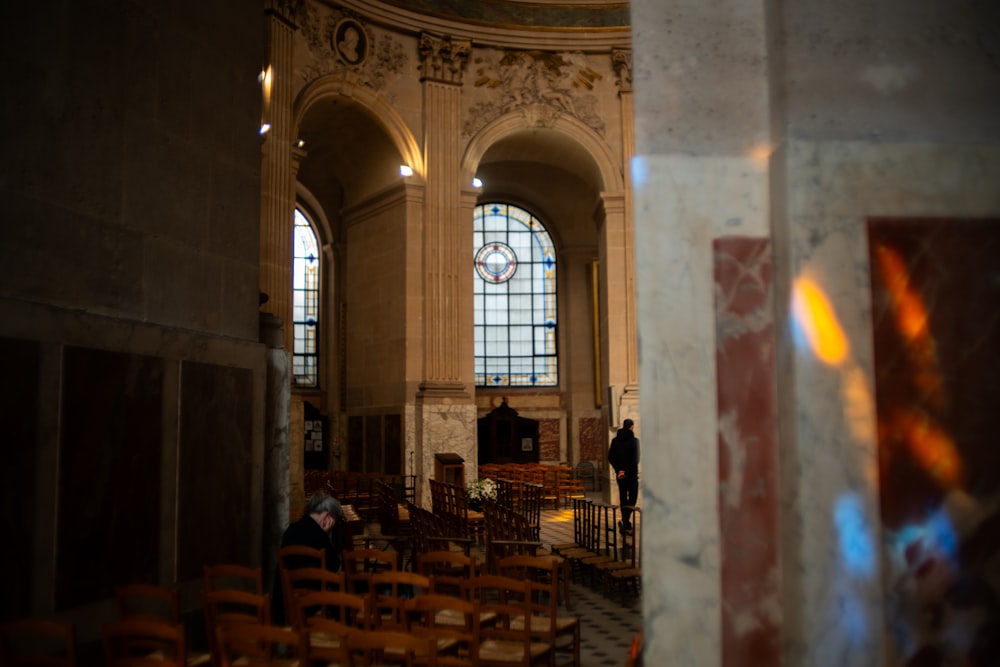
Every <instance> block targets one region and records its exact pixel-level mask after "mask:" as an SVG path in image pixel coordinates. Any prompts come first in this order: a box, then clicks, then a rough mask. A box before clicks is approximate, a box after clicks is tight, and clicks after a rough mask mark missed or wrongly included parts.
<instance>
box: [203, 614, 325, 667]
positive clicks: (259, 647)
mask: <svg viewBox="0 0 1000 667" xmlns="http://www.w3.org/2000/svg"><path fill="white" fill-rule="evenodd" d="M215 633H216V642H215V643H216V646H217V647H218V649H217V650H218V657H219V664H220V665H221V667H234V665H241V666H242V665H270V666H272V667H300V666H301V665H304V664H305V661H306V660H307V658H308V648H307V643H306V635H305V633H304V632H301V631H299V630H296V629H294V628H287V627H278V626H274V625H258V624H256V623H232V624H223V625H220V626H219V627H217V628H216V630H215ZM279 656H280V657H279Z"/></svg>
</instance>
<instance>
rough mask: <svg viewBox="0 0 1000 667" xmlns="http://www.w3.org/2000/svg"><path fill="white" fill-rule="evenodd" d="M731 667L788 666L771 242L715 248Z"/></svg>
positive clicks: (742, 241)
mask: <svg viewBox="0 0 1000 667" xmlns="http://www.w3.org/2000/svg"><path fill="white" fill-rule="evenodd" d="M714 251H715V253H714V254H715V309H716V367H717V373H718V401H717V409H718V413H719V445H718V446H719V532H720V551H721V588H722V664H723V665H725V666H726V667H737V666H742V665H748V666H749V665H780V664H781V597H780V572H779V567H778V566H779V563H778V555H779V548H778V538H779V535H778V483H777V481H778V480H777V478H778V465H777V456H778V443H777V419H776V416H775V410H776V399H775V369H774V363H775V359H774V317H773V308H772V280H771V244H770V242H769V241H768V240H767V239H761V238H746V237H729V238H724V239H718V240H716V241H715V243H714Z"/></svg>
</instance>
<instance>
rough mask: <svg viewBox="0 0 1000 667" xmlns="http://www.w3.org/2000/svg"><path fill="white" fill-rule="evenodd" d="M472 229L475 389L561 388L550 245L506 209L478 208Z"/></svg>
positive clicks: (521, 214)
mask: <svg viewBox="0 0 1000 667" xmlns="http://www.w3.org/2000/svg"><path fill="white" fill-rule="evenodd" d="M473 224H474V227H473V239H472V256H473V264H474V271H475V276H474V283H475V290H474V298H475V304H474V306H473V310H474V318H475V356H476V385H477V386H481V387H552V386H556V385H558V384H559V364H558V361H559V359H558V355H557V350H556V332H557V328H556V324H557V322H558V319H557V317H556V253H555V248H554V247H553V245H552V238H551V237H550V236H549V233H548V231H546V229H545V226H544V225H543V224H542V223H541V221H539V220H538V218H536V217H535V216H533V215H532V214H531V213H529V212H527V211H525V210H524V209H522V208H518V207H517V206H511V205H510V204H499V203H493V204H482V205H480V206H477V207H476V209H475V220H474V223H473Z"/></svg>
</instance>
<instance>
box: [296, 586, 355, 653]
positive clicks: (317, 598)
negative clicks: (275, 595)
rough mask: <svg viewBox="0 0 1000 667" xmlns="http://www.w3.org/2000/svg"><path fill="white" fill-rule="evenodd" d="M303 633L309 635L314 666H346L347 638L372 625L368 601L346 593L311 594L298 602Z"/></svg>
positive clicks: (315, 592) (302, 596)
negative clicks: (331, 664)
mask: <svg viewBox="0 0 1000 667" xmlns="http://www.w3.org/2000/svg"><path fill="white" fill-rule="evenodd" d="M296 606H297V607H298V610H297V613H296V616H297V617H298V618H299V619H301V625H299V629H300V630H302V631H303V632H305V633H306V638H307V642H308V652H309V660H310V662H317V661H318V662H321V663H322V664H330V663H342V661H343V650H344V637H345V636H346V635H347V634H348V633H349V632H353V631H355V630H367V629H369V628H370V624H371V612H370V611H369V608H368V598H366V597H362V596H360V595H353V594H351V593H345V592H343V591H310V592H307V593H303V594H302V595H299V596H298V597H297V598H296Z"/></svg>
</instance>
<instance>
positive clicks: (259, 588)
mask: <svg viewBox="0 0 1000 667" xmlns="http://www.w3.org/2000/svg"><path fill="white" fill-rule="evenodd" d="M204 573H205V590H206V591H217V590H222V589H232V590H240V591H246V592H247V593H257V594H258V595H259V594H262V593H263V592H264V576H263V573H262V572H261V569H260V568H259V567H250V566H249V565H238V564H236V563H220V564H218V565H206V566H205V567H204Z"/></svg>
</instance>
